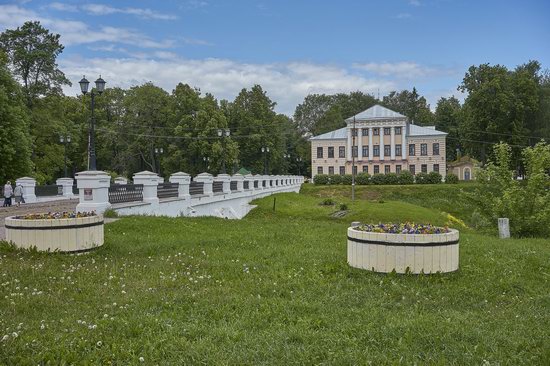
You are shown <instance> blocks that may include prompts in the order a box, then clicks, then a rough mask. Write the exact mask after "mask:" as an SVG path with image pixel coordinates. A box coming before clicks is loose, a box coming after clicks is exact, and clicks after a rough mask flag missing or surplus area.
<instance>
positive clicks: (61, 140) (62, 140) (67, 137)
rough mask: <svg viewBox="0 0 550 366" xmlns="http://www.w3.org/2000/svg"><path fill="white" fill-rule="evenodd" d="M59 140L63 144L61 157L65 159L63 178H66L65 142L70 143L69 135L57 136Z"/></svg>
mask: <svg viewBox="0 0 550 366" xmlns="http://www.w3.org/2000/svg"><path fill="white" fill-rule="evenodd" d="M59 142H61V143H62V144H63V157H64V161H65V178H67V144H70V143H71V136H69V135H67V136H63V135H61V136H59Z"/></svg>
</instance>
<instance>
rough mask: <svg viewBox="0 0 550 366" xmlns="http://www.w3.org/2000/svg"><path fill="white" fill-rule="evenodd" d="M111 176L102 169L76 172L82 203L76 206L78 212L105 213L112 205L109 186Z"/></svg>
mask: <svg viewBox="0 0 550 366" xmlns="http://www.w3.org/2000/svg"><path fill="white" fill-rule="evenodd" d="M110 185H111V177H110V176H109V174H107V173H105V172H103V171H100V170H91V171H85V172H80V173H77V174H76V186H77V187H78V192H79V194H78V195H79V199H80V203H79V204H78V205H77V206H76V211H77V212H89V211H95V212H96V213H98V214H101V213H103V212H104V211H105V210H106V209H108V208H109V207H111V204H110V203H109V186H110Z"/></svg>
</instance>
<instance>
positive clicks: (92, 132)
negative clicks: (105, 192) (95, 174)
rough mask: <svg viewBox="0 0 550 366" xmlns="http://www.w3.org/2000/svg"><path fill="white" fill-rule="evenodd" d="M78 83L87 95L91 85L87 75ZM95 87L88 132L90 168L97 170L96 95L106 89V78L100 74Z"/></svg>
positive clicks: (92, 92)
mask: <svg viewBox="0 0 550 366" xmlns="http://www.w3.org/2000/svg"><path fill="white" fill-rule="evenodd" d="M78 83H79V84H80V90H81V91H82V94H84V95H86V94H87V93H88V86H89V85H90V82H89V81H88V80H87V79H86V76H84V77H83V78H82V80H80V81H79V82H78ZM95 88H96V90H95V92H94V90H93V89H92V91H91V92H90V96H91V97H92V102H91V104H92V106H91V108H92V116H91V120H90V129H89V132H88V170H97V165H96V155H95V118H94V104H95V101H94V97H95V96H96V93H97V94H99V95H101V94H102V93H103V91H105V80H103V79H102V78H101V75H99V79H97V80H96V81H95Z"/></svg>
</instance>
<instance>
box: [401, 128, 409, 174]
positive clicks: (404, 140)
mask: <svg viewBox="0 0 550 366" xmlns="http://www.w3.org/2000/svg"><path fill="white" fill-rule="evenodd" d="M406 137H407V125H405V126H403V127H401V159H403V160H405V159H407V154H408V153H409V146H407V138H406ZM403 168H405V167H403Z"/></svg>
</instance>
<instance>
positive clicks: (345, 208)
mask: <svg viewBox="0 0 550 366" xmlns="http://www.w3.org/2000/svg"><path fill="white" fill-rule="evenodd" d="M347 209H348V205H346V204H345V203H340V211H346V210H347Z"/></svg>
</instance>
